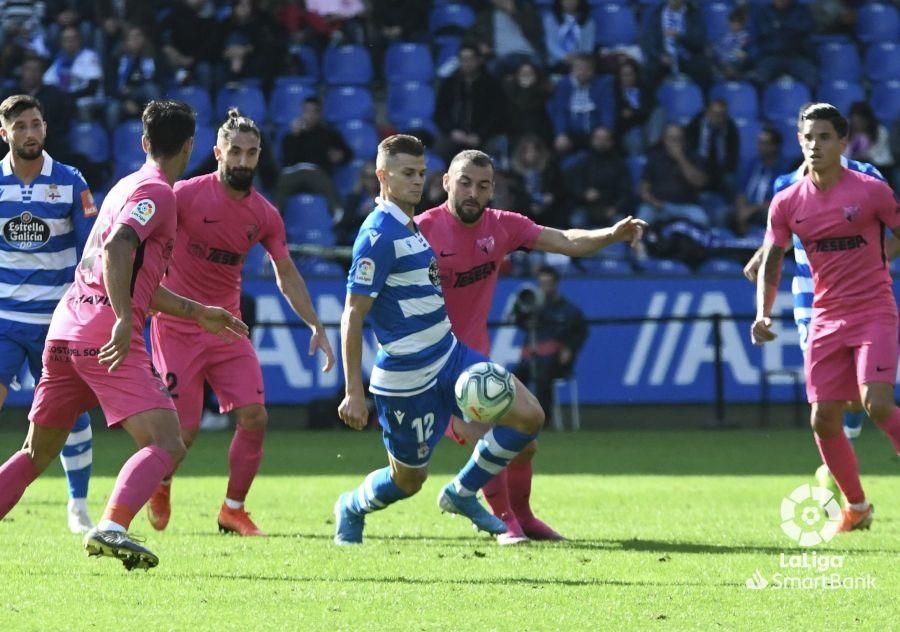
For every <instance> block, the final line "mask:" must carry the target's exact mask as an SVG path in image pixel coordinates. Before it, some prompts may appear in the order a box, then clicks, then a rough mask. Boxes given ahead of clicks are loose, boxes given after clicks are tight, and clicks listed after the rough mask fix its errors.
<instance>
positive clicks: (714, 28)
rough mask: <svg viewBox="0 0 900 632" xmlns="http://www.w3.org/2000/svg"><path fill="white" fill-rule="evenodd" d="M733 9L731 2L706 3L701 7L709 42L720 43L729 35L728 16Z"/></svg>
mask: <svg viewBox="0 0 900 632" xmlns="http://www.w3.org/2000/svg"><path fill="white" fill-rule="evenodd" d="M733 8H734V7H733V5H732V4H731V3H730V2H704V3H702V4H701V5H700V11H701V13H702V14H703V25H704V26H705V27H706V41H707V42H718V41H719V40H721V39H722V37H723V36H724V35H725V34H726V33H728V14H729V13H731V11H732V9H733Z"/></svg>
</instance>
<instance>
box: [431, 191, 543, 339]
mask: <svg viewBox="0 0 900 632" xmlns="http://www.w3.org/2000/svg"><path fill="white" fill-rule="evenodd" d="M415 220H416V224H418V226H419V229H420V230H421V231H422V233H423V234H424V235H425V239H427V240H428V243H429V244H431V247H432V248H433V249H434V252H435V254H436V255H437V260H438V269H439V271H440V275H441V287H442V288H443V290H444V302H445V303H446V304H447V315H448V316H449V317H450V324H451V325H452V327H453V333H454V334H456V337H457V338H459V339H460V340H462V341H463V343H464V344H466V345H467V346H469V347H470V348H472V349H475V350H476V351H480V352H481V353H483V354H485V355H488V354H490V351H491V343H490V338H489V337H488V328H487V321H488V314H489V313H490V311H491V303H492V301H493V300H494V289H495V288H496V287H497V276H498V274H499V269H500V263H501V262H502V261H503V258H504V257H505V256H506V255H507V254H509V253H510V252H513V251H514V250H518V249H519V248H532V247H534V243H535V241H537V238H538V235H540V234H541V231H542V230H543V226H540V225H538V224H535V223H534V222H533V221H531V220H530V219H528V218H527V217H525V216H524V215H519V214H518V213H512V212H509V211H498V210H496V209H492V208H489V209H485V211H484V215H482V216H481V219H480V220H479V221H478V222H477V223H476V224H475V225H469V224H464V223H462V222H461V221H459V220H458V219H457V218H456V216H455V215H453V214H452V213H451V212H450V210H449V209H448V208H447V204H446V203H444V204H442V205H441V206H438V207H435V208H433V209H429V210H427V211H425V212H424V213H422V214H421V215H418V216H416V218H415Z"/></svg>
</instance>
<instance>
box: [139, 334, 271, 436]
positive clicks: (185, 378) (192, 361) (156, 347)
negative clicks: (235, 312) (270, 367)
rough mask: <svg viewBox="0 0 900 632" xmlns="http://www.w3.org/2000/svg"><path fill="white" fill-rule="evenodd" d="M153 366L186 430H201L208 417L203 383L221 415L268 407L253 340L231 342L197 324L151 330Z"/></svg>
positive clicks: (244, 339)
mask: <svg viewBox="0 0 900 632" xmlns="http://www.w3.org/2000/svg"><path fill="white" fill-rule="evenodd" d="M150 341H151V346H152V348H153V365H154V366H155V367H156V370H157V371H159V374H160V375H161V376H162V378H163V379H164V380H165V381H166V384H168V386H169V392H170V393H172V398H173V399H174V401H175V408H176V409H177V410H178V419H179V421H180V422H181V427H182V428H189V429H195V428H197V427H199V425H200V417H201V415H202V413H203V382H204V381H205V382H209V385H210V386H211V387H212V390H213V392H214V393H215V394H216V397H217V398H218V400H219V410H220V411H221V412H223V413H227V412H229V411H231V410H234V409H235V408H241V407H243V406H249V405H251V404H264V403H265V396H264V394H265V388H264V386H263V378H262V369H260V367H259V360H258V359H257V357H256V351H255V350H254V349H253V343H252V342H250V339H249V338H241V339H240V340H235V341H233V342H228V341H226V340H223V339H221V338H219V337H218V336H216V335H214V334H211V333H208V332H206V331H203V330H202V329H200V328H199V327H198V326H195V325H192V324H185V325H182V324H181V323H179V324H177V325H172V324H171V323H169V322H166V321H160V320H159V318H154V319H153V322H152V324H151V325H150Z"/></svg>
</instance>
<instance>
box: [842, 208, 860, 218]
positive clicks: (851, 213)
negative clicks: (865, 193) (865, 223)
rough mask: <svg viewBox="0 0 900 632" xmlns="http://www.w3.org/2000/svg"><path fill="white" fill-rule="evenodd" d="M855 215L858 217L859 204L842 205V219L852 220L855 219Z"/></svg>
mask: <svg viewBox="0 0 900 632" xmlns="http://www.w3.org/2000/svg"><path fill="white" fill-rule="evenodd" d="M857 217H859V205H854V206H845V207H844V219H846V220H847V221H848V222H853V221H856V218H857Z"/></svg>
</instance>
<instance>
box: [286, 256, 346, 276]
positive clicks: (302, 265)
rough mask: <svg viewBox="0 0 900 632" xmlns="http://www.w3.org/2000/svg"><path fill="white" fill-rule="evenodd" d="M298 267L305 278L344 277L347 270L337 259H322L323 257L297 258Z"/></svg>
mask: <svg viewBox="0 0 900 632" xmlns="http://www.w3.org/2000/svg"><path fill="white" fill-rule="evenodd" d="M297 268H298V269H299V270H300V274H302V275H303V278H305V279H309V278H327V279H333V278H344V277H346V276H347V272H346V270H344V268H343V266H341V264H339V263H338V262H336V261H331V260H329V259H322V258H321V257H302V258H300V259H297Z"/></svg>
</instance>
